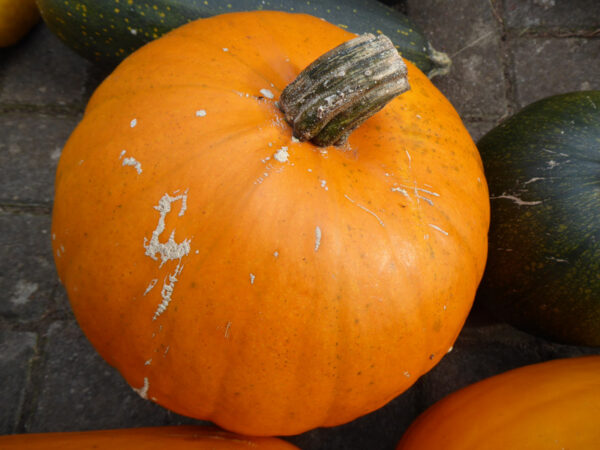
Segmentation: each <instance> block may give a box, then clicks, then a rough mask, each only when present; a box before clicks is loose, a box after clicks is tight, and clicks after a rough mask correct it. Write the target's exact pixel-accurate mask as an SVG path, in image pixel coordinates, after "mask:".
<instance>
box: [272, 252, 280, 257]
mask: <svg viewBox="0 0 600 450" xmlns="http://www.w3.org/2000/svg"><path fill="white" fill-rule="evenodd" d="M273 256H274V257H275V258H278V257H279V252H278V251H277V250H275V251H274V252H273Z"/></svg>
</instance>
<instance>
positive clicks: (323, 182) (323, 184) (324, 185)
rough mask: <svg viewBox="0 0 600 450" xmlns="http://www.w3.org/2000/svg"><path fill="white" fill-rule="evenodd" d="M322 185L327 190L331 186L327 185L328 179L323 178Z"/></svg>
mask: <svg viewBox="0 0 600 450" xmlns="http://www.w3.org/2000/svg"><path fill="white" fill-rule="evenodd" d="M321 187H322V188H323V189H325V190H326V191H328V190H329V188H328V187H327V181H326V180H321Z"/></svg>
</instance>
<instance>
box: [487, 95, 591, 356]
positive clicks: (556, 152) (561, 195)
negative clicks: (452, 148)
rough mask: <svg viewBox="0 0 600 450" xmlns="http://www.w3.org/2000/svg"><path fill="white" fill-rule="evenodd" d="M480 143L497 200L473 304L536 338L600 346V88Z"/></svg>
mask: <svg viewBox="0 0 600 450" xmlns="http://www.w3.org/2000/svg"><path fill="white" fill-rule="evenodd" d="M477 145H478V148H479V151H480V153H481V157H482V160H483V163H484V167H485V172H486V177H487V180H488V185H489V189H490V198H491V226H490V234H489V257H488V263H487V267H486V271H485V275H484V278H483V281H482V284H481V286H480V290H479V292H478V295H477V301H478V302H480V303H481V304H483V305H485V306H487V307H488V308H489V309H491V310H492V311H493V312H495V313H496V314H498V315H499V317H501V318H502V319H504V320H506V321H507V322H509V323H511V324H513V325H515V326H517V327H519V328H522V329H524V330H527V331H530V332H532V333H534V334H538V335H541V336H545V337H547V338H550V339H553V340H556V341H559V342H564V343H570V344H579V345H589V346H600V91H585V92H573V93H569V94H563V95H557V96H553V97H549V98H546V99H543V100H540V101H538V102H536V103H533V104H531V105H529V106H528V107H526V108H525V109H523V110H521V111H520V112H519V113H517V114H515V115H514V116H512V117H511V118H509V119H508V120H506V121H505V122H503V123H502V124H500V125H499V126H498V127H496V128H494V129H493V130H491V131H490V132H489V133H487V134H486V135H485V136H484V137H482V138H481V140H480V141H479V142H478V144H477Z"/></svg>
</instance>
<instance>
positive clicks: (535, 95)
mask: <svg viewBox="0 0 600 450" xmlns="http://www.w3.org/2000/svg"><path fill="white" fill-rule="evenodd" d="M510 48H511V51H512V58H513V60H514V72H515V75H514V77H515V91H516V95H517V103H518V105H519V107H524V106H526V105H528V104H529V103H531V102H533V101H535V100H539V99H541V98H544V97H547V96H549V95H555V94H561V93H564V92H570V91H579V90H587V89H600V40H599V39H580V38H569V39H557V38H530V37H524V38H521V39H515V40H514V41H512V42H511V45H510Z"/></svg>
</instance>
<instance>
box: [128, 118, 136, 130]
mask: <svg viewBox="0 0 600 450" xmlns="http://www.w3.org/2000/svg"><path fill="white" fill-rule="evenodd" d="M136 125H137V119H133V120H132V121H131V122H129V126H130V127H131V128H133V127H135V126H136Z"/></svg>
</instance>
